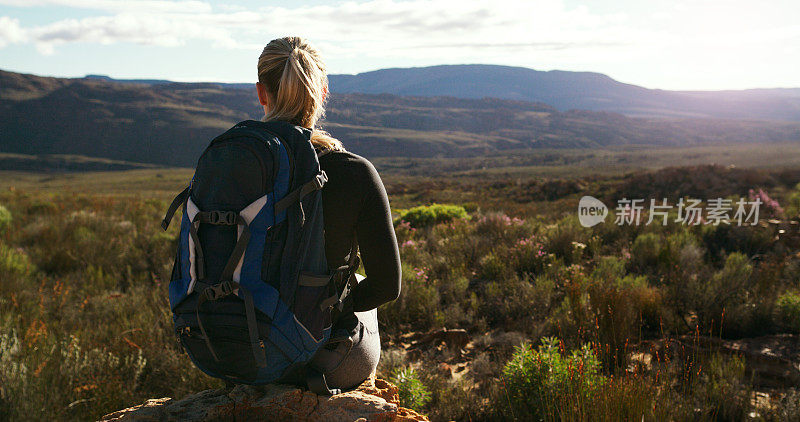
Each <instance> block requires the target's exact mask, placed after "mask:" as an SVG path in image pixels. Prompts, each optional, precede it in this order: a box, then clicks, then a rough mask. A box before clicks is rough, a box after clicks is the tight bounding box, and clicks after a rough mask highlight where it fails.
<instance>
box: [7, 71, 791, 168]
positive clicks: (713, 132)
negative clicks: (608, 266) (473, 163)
mask: <svg viewBox="0 0 800 422" xmlns="http://www.w3.org/2000/svg"><path fill="white" fill-rule="evenodd" d="M442 69H447V67H440V66H437V67H435V68H429V70H430V71H431V72H433V73H432V74H431V75H438V74H440V72H441V71H442ZM449 69H450V74H451V79H452V80H457V81H460V82H461V84H460V85H458V84H455V83H449V84H448V83H445V81H442V80H441V79H436V77H434V76H431V80H430V81H429V82H428V86H429V87H430V91H427V92H424V93H421V92H418V91H415V90H422V89H423V88H422V87H424V86H425V84H426V82H425V80H426V79H425V77H424V75H420V74H418V73H417V72H418V71H419V70H414V69H411V70H407V71H408V72H410V73H408V77H406V78H405V82H403V83H401V80H403V78H402V77H401V76H402V75H400V76H398V73H397V71H396V70H387V71H378V72H370V73H367V74H361V75H354V76H347V77H342V76H341V75H333V76H331V89H332V95H331V98H330V100H329V104H328V112H327V115H326V119H325V121H324V127H325V128H326V129H327V130H329V131H330V132H331V133H332V134H333V135H334V136H336V137H338V138H340V139H342V140H343V141H344V143H345V145H346V146H347V147H348V149H350V150H352V151H354V152H356V153H358V154H361V155H364V156H367V157H435V156H443V157H467V156H479V155H486V154H507V153H518V152H520V151H529V150H531V149H536V148H598V147H610V146H620V145H660V146H670V145H675V146H683V145H705V144H729V143H752V142H758V143H769V142H787V141H798V140H800V118H798V119H793V118H791V115H790V114H779V113H776V114H774V115H768V114H769V113H767V111H768V110H770V108H769V107H766V106H764V107H761V108H759V110H760V111H759V113H761V114H757V113H755V112H752V113H750V114H748V115H747V116H740V117H742V118H738V119H734V118H731V116H728V118H720V117H718V116H717V117H708V116H706V115H701V116H702V117H698V116H695V117H692V118H687V117H676V114H677V113H672V112H670V113H663V114H661V115H658V117H654V116H655V115H656V114H657V113H655V112H653V113H644V114H646V115H648V116H649V117H631V116H629V115H626V114H623V113H620V112H612V111H607V110H576V109H570V108H566V109H565V107H564V106H563V104H564V103H565V101H568V100H569V101H574V102H584V103H587V104H588V103H592V104H600V103H602V101H601V100H600V99H597V97H596V96H595V97H593V96H592V95H586V96H583V97H581V96H580V95H577V93H578V92H584V93H589V92H605V93H606V97H604V98H617V99H618V100H617V103H616V104H622V105H624V104H627V105H628V107H630V108H631V109H633V108H636V109H637V110H641V109H643V106H636V107H634V105H635V104H639V103H638V101H644V100H641V99H640V97H646V96H647V95H655V94H652V93H650V94H647V93H648V92H650V91H652V90H646V89H645V88H641V87H634V86H631V85H625V84H620V83H619V82H616V81H613V80H612V79H610V78H608V77H605V76H603V75H599V74H582V73H581V74H574V75H567V73H568V72H562V73H558V74H553V75H556V76H558V77H559V78H561V79H562V82H561V83H560V85H559V84H555V82H553V84H554V85H553V86H552V87H550V88H548V89H544V88H542V89H541V90H539V91H537V90H533V89H530V90H527V91H523V90H522V89H521V88H520V89H519V90H514V89H510V88H509V89H507V90H505V91H497V92H490V91H486V90H485V87H486V86H491V84H496V85H497V83H496V81H497V80H500V79H502V78H501V77H500V76H496V77H495V78H494V79H492V78H487V79H486V82H485V84H484V85H480V84H479V83H478V82H479V81H478V79H480V78H479V77H478V76H475V75H480V74H481V72H484V71H485V70H486V68H485V67H483V66H479V67H473V66H466V67H464V68H459V67H455V68H452V67H451V68H449ZM476 69H477V71H478V73H471V72H472V71H473V70H476ZM508 69H513V68H505V67H498V68H497V69H496V70H498V71H499V72H500V73H499V75H501V76H502V75H505V73H504V72H505V71H506V70H508ZM461 70H463V71H464V72H461ZM517 71H519V70H515V71H514V72H512V73H514V74H516V73H515V72H517ZM527 71H530V69H527V70H524V71H519V72H523V73H524V72H527ZM384 72H387V73H384ZM532 72H536V71H532ZM540 73H541V74H544V75H539V73H534V75H539V76H542V77H545V76H546V77H550V76H547V75H551V72H540ZM567 76H570V77H571V78H572V79H571V81H572V82H569V81H568V80H567V79H569V78H567ZM565 78H566V79H565ZM359 80H360V82H358V81H359ZM437 80H438V81H440V82H441V84H437V83H436V81H437ZM468 80H472V81H473V82H474V83H470V84H466V83H465V82H464V81H468ZM578 80H582V81H583V82H581V83H582V84H583V85H581V84H579V83H578V82H577V81H578ZM393 81H394V82H393ZM491 81H495V82H491ZM522 81H523V80H522V79H519V84H520V85H519V86H520V87H522V85H524V84H523V82H522ZM537 81H538V82H537ZM591 81H596V83H595V84H593V83H590V82H591ZM542 83H544V82H542V80H539V79H536V78H532V79H530V80H529V82H528V84H529V85H531V86H535V85H536V84H542ZM359 84H361V85H359ZM545 85H546V84H545ZM618 85H619V86H618ZM359 86H360V87H361V88H359ZM379 86H385V87H387V88H385V89H383V88H379ZM458 86H461V88H462V92H460V93H457V92H455V91H453V90H455V89H457V87H458ZM481 86H483V87H484V88H481ZM498 86H499V85H498ZM603 87H606V88H603ZM389 88H391V89H393V90H394V91H395V93H375V92H367V93H348V91H350V90H355V89H361V90H363V91H369V90H370V89H372V90H373V91H383V90H390V89H389ZM568 88H569V89H568ZM437 89H438V91H437ZM559 90H561V91H562V92H564V93H565V94H564V95H563V96H562V97H563V98H562V99H561V100H558V101H556V99H557V98H555V96H556V92H558V91H559ZM570 90H571V91H570ZM592 90H594V91H592ZM625 90H630V92H632V93H645V94H641V95H640V97H635V98H634V97H630V96H629V97H630V98H629V97H625V96H624V95H623V94H622V93H623V92H625ZM479 92H483V94H482V95H481V96H480V97H479V96H478V93H479ZM524 92H528V93H531V95H533V94H536V93H537V92H539V94H536V95H545V93H547V92H549V93H550V94H546V95H551V96H554V97H552V98H551V100H552V101H551V103H552V104H546V103H544V102H537V101H532V100H533V99H534V98H529V97H525V96H524V95H523V93H524ZM569 92H571V93H569ZM398 93H399V94H403V95H397V94H398ZM439 93H440V94H448V95H434V94H439ZM568 93H569V94H568ZM656 93H660V94H665V95H666V94H669V95H674V96H678V94H677V93H674V92H668V91H656ZM423 94H424V95H423ZM454 94H459V97H456V95H454ZM473 94H474V95H473ZM489 94H491V95H489ZM711 94H714V95H716V94H717V93H710V94H709V95H711ZM723 94H725V93H722V94H720V95H723ZM597 95H599V94H597ZM681 95H684V94H681ZM685 95H688V96H690V97H691V96H697V97H698V98H701V97H703V96H704V95H705V94H704V93H688V94H685ZM725 95H727V94H725ZM731 95H733V94H731ZM736 95H737V96H739V97H742V98H749V97H753V98H756V97H757V98H762V97H763V98H769V99H770V100H769V101H772V103H770V102H769V101H767V100H764V104H767V103H769V104H773V103H775V104H777V103H778V102H780V101H785V102H786V103H787V104H789V105H791V104H795V103H794V102H795V101H798V98H800V93H798V92H796V91H793V90H763V91H741V92H738V93H736ZM503 96H506V97H513V96H517V97H518V98H517V99H503V98H499V97H503ZM593 98H594V99H593ZM626 98H627V99H626ZM673 98H678V97H673ZM680 98H684V97H680ZM648 101H655V100H648ZM682 101H688V100H686V99H685V98H684V99H683V100H682ZM715 101H716V100H715ZM607 102H608V103H609V104H611V103H613V102H612V101H611V100H608V101H607ZM711 103H712V102H711V101H710V100H708V101H706V100H703V99H702V98H701V100H697V101H696V104H699V105H695V107H696V108H699V107H701V105H702V106H704V107H708V106H709V104H711ZM554 104H555V105H554ZM559 104H560V106H559ZM748 104H751V103H748ZM752 104H761V103H757V102H752ZM620 107H622V106H621V105H620ZM637 107H638V108H637ZM770 107H773V109H775V108H776V107H777V106H775V105H771V106H770ZM585 108H589V107H585ZM661 108H662V109H664V110H666V109H667V107H666V106H662V107H661ZM653 110H654V109H653ZM709 110H711V111H713V110H717V111H715V112H714V113H712V112H711V111H709V112H708V113H707V114H708V115H709V116H711V115H715V113H716V114H719V115H721V116H724V115H725V112H724V109H709ZM740 112H741V113H744V112H743V111H740ZM782 112H783V113H788V111H786V110H784V111H782ZM765 113H766V114H765ZM260 114H263V111H262V110H260V107H259V105H258V103H257V101H256V98H255V95H254V92H253V88H252V86H251V85H249V84H219V83H172V82H169V81H158V80H150V81H115V80H111V79H109V78H105V77H99V76H94V77H89V78H77V79H66V78H50V77H41V76H34V75H26V74H19V73H12V72H5V71H0V152H4V153H17V154H28V155H39V154H74V155H83V156H90V157H101V158H105V159H111V160H120V161H125V162H139V163H152V164H159V165H169V166H192V165H194V164H195V162H196V160H197V157H198V156H199V154H200V152H201V151H202V149H203V148H204V147H205V145H207V143H208V141H209V140H210V139H212V138H213V137H214V136H216V135H217V134H219V133H220V132H221V131H223V130H224V129H226V128H228V127H230V126H232V125H233V124H234V123H236V122H237V121H240V120H244V119H248V118H258V117H259V115H260ZM684 114H685V113H684ZM754 116H755V117H754ZM744 117H749V118H744ZM756 117H758V119H756ZM1 166H2V164H1V163H0V167H1Z"/></svg>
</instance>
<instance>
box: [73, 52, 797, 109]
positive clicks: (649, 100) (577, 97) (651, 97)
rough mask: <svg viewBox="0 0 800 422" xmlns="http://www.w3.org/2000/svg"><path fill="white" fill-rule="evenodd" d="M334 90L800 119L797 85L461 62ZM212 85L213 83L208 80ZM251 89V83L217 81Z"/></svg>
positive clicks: (370, 76)
mask: <svg viewBox="0 0 800 422" xmlns="http://www.w3.org/2000/svg"><path fill="white" fill-rule="evenodd" d="M87 78H94V79H98V78H105V79H106V80H110V81H115V82H121V83H145V84H168V83H171V82H170V81H166V80H157V79H152V80H149V79H148V80H135V79H123V80H116V79H111V78H108V77H107V76H102V75H87ZM329 80H330V86H331V92H333V93H335V94H347V93H365V94H394V95H400V96H451V97H455V98H485V97H493V98H501V99H509V100H520V101H530V102H542V103H546V104H550V105H552V106H553V107H555V108H556V109H558V110H560V111H567V110H571V109H576V110H594V111H612V112H617V113H622V114H625V115H628V116H635V117H703V118H733V119H759V120H785V121H800V88H753V89H745V90H665V89H651V88H645V87H642V86H638V85H635V84H630V83H625V82H620V81H617V80H615V79H614V78H612V77H610V76H608V75H606V74H603V73H599V72H591V71H565V70H547V71H541V70H535V69H530V68H525V67H516V66H505V65H489V64H460V65H436V66H424V67H408V68H401V67H394V68H386V69H378V70H374V71H369V72H362V73H358V74H333V75H330V76H329ZM211 83H214V82H211ZM215 84H218V85H219V86H221V87H223V88H234V89H248V88H250V87H251V85H252V84H246V83H215Z"/></svg>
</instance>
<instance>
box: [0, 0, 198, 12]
mask: <svg viewBox="0 0 800 422" xmlns="http://www.w3.org/2000/svg"><path fill="white" fill-rule="evenodd" d="M0 6H14V7H42V6H64V7H70V8H75V9H90V10H102V11H107V12H137V11H138V12H143V13H181V14H191V13H208V12H211V5H210V4H209V3H206V2H202V1H196V0H180V1H169V0H0Z"/></svg>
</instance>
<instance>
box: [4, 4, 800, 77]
mask: <svg viewBox="0 0 800 422" xmlns="http://www.w3.org/2000/svg"><path fill="white" fill-rule="evenodd" d="M767 3H769V5H765V4H762V3H757V2H752V1H751V0H708V1H707V2H697V1H693V0H661V1H654V2H653V3H652V4H651V3H648V5H647V7H646V8H644V9H642V8H638V9H637V8H632V9H630V10H629V9H628V8H623V7H622V6H618V7H616V6H612V5H609V4H604V5H603V6H602V8H601V6H599V5H595V3H586V4H587V5H586V6H577V7H576V6H571V5H567V4H566V0H535V1H520V0H492V2H490V3H487V2H477V1H466V0H368V1H344V2H340V3H335V4H321V5H311V6H309V5H302V3H300V2H297V3H295V4H294V5H291V6H264V7H261V8H250V9H245V8H243V7H241V6H238V5H236V4H235V3H234V2H229V3H216V2H211V1H210V0H208V1H201V0H175V1H170V0H0V5H6V6H16V7H46V6H60V7H70V8H74V9H87V10H88V9H91V10H96V11H99V16H87V17H83V18H78V19H61V20H57V21H54V22H50V23H46V24H43V25H25V21H24V20H22V22H20V21H19V20H17V19H14V18H13V17H5V18H0V19H2V21H0V23H1V24H2V25H0V48H3V47H5V46H8V45H10V44H14V43H17V44H19V43H29V44H32V45H34V46H36V48H37V49H38V51H39V52H41V53H43V54H50V53H53V52H54V51H56V50H57V49H58V48H59V47H60V46H62V45H66V44H70V43H84V44H101V45H113V44H118V43H135V44H141V45H153V46H160V47H168V48H169V47H179V46H183V45H186V44H188V43H199V44H201V45H206V46H208V47H209V48H223V49H240V50H247V51H258V50H260V48H261V47H262V46H263V45H264V43H265V42H267V41H268V40H270V39H272V38H275V37H278V36H283V35H302V36H304V37H306V38H309V39H310V40H311V41H312V42H313V43H314V44H315V45H316V46H318V47H319V48H320V49H321V50H322V51H323V53H324V55H325V56H326V57H330V58H333V59H334V60H335V62H336V63H339V64H340V66H342V67H344V68H345V69H336V70H339V71H342V70H344V71H354V70H359V69H358V66H364V64H363V63H373V64H374V63H391V64H392V65H396V64H398V63H408V65H409V66H413V65H419V64H420V63H458V62H461V63H463V62H470V63H478V62H479V63H492V62H494V63H503V64H510V65H521V66H533V67H545V68H551V69H552V68H569V69H589V70H597V71H606V69H612V68H613V69H616V70H615V71H616V72H617V74H618V75H621V76H622V77H623V78H624V77H625V76H626V75H633V74H634V72H636V73H639V74H641V73H643V72H644V71H643V70H642V69H644V68H646V67H648V66H650V67H649V68H648V69H650V70H648V71H647V72H649V74H653V75H663V76H659V77H663V78H664V79H673V78H674V77H676V76H675V75H677V74H679V73H680V74H685V75H688V76H685V78H689V77H692V78H696V77H697V76H695V75H698V74H700V73H704V74H710V70H711V69H714V70H715V71H716V72H717V73H720V72H726V71H728V69H731V68H738V69H742V72H746V71H748V70H747V69H750V67H748V66H750V65H749V63H750V62H753V63H756V62H759V60H760V61H761V62H764V63H766V62H765V60H766V59H769V60H770V61H769V63H776V64H777V63H783V65H782V66H783V67H787V68H788V67H792V66H794V67H795V68H796V67H797V63H798V62H797V59H796V57H797V55H796V54H793V52H794V51H796V49H797V46H798V45H800V26H798V25H797V22H796V18H795V16H797V15H798V13H800V7H799V6H798V3H797V2H796V0H767ZM93 14H94V15H97V14H98V13H93ZM87 15H88V14H87ZM787 49H788V50H787ZM791 49H795V50H791ZM770 52H771V53H770ZM768 53H770V54H768ZM778 53H780V54H778ZM781 55H784V56H786V57H787V58H784V59H781V60H782V62H781V61H778V60H777V59H775V60H774V61H773V59H771V58H770V57H780V56H781ZM713 66H716V67H713ZM332 70H334V69H332ZM714 77H715V76H708V78H709V80H711V79H712V78H714ZM631 79H632V78H631ZM676 80H678V79H676Z"/></svg>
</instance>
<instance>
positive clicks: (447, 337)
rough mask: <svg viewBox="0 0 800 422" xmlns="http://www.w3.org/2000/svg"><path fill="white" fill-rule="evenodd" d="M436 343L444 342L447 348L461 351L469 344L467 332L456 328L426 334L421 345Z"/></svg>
mask: <svg viewBox="0 0 800 422" xmlns="http://www.w3.org/2000/svg"><path fill="white" fill-rule="evenodd" d="M436 342H444V343H446V344H447V346H448V347H453V348H456V349H461V348H463V347H464V346H466V345H467V343H469V334H468V333H467V330H465V329H463V328H456V329H450V330H448V329H447V328H443V329H441V330H436V331H433V332H430V333H428V335H427V336H425V338H424V339H422V343H436Z"/></svg>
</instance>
